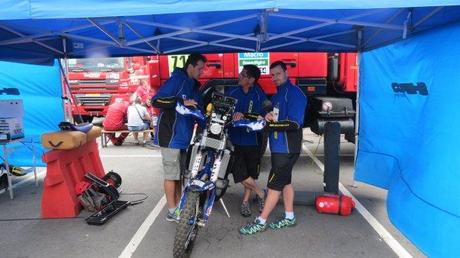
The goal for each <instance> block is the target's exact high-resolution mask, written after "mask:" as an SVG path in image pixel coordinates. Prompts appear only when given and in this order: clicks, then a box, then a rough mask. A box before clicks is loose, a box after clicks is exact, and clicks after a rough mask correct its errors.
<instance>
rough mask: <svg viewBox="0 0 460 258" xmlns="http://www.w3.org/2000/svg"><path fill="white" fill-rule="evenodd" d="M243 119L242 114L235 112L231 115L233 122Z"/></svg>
mask: <svg viewBox="0 0 460 258" xmlns="http://www.w3.org/2000/svg"><path fill="white" fill-rule="evenodd" d="M243 117H244V115H243V113H241V112H235V113H233V121H238V120H240V119H242V118H243Z"/></svg>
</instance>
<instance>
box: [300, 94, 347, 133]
mask: <svg viewBox="0 0 460 258" xmlns="http://www.w3.org/2000/svg"><path fill="white" fill-rule="evenodd" d="M310 101H311V103H310V112H309V114H310V115H311V118H312V120H311V125H310V129H311V130H312V132H314V133H316V134H323V133H324V127H325V125H326V123H327V122H338V123H339V124H340V133H341V134H353V133H354V130H355V122H354V118H355V114H356V112H355V110H354V109H353V102H352V100H351V99H348V98H333V97H314V98H311V100H310Z"/></svg>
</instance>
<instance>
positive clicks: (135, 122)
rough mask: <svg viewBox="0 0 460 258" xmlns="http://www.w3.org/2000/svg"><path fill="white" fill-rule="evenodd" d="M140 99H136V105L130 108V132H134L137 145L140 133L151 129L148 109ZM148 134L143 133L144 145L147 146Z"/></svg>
mask: <svg viewBox="0 0 460 258" xmlns="http://www.w3.org/2000/svg"><path fill="white" fill-rule="evenodd" d="M141 103H142V101H141V99H140V98H139V97H136V99H135V100H134V103H133V104H132V105H131V106H129V107H128V130H130V131H132V132H133V136H134V140H135V141H136V143H137V144H140V141H139V133H138V132H139V131H144V130H147V129H150V120H151V119H150V115H149V113H148V112H147V108H146V107H145V106H143V105H142V104H141ZM147 137H148V132H145V131H144V133H143V139H142V140H143V142H142V143H143V145H144V146H145V145H146V144H147Z"/></svg>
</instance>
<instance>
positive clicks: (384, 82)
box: [0, 0, 460, 256]
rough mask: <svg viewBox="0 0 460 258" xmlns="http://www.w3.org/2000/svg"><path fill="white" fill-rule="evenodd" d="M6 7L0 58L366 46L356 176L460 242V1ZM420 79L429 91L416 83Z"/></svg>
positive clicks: (450, 247)
mask: <svg viewBox="0 0 460 258" xmlns="http://www.w3.org/2000/svg"><path fill="white" fill-rule="evenodd" d="M0 17H1V18H0V59H1V60H6V61H15V62H28V63H38V64H51V63H52V62H53V59H55V58H75V57H89V56H95V55H107V56H131V55H154V54H169V53H188V52H192V51H193V52H195V51H197V52H248V51H331V52H345V51H358V52H360V53H362V54H361V55H360V56H361V57H360V62H361V67H360V88H361V90H360V94H359V97H360V103H361V106H360V110H359V111H360V114H361V115H362V119H361V120H360V122H359V128H360V129H359V144H358V155H357V166H356V178H357V179H358V180H362V181H364V182H368V183H371V184H374V185H377V186H380V187H384V188H387V189H389V192H388V213H389V217H390V219H391V221H392V222H393V223H394V224H395V225H397V226H398V227H399V228H400V229H401V231H402V232H403V233H404V234H406V236H407V237H408V238H409V239H411V240H412V241H413V242H414V243H415V244H416V245H417V246H418V247H419V248H420V249H421V250H422V251H423V252H425V253H426V254H428V255H429V256H454V255H455V254H457V255H458V254H460V249H459V248H460V247H459V246H460V245H458V242H460V241H459V240H460V234H459V233H460V232H459V231H460V218H459V216H460V208H459V206H458V204H459V203H460V197H459V196H458V195H455V194H454V192H453V189H455V188H456V186H458V184H459V182H460V179H459V178H460V177H459V176H460V172H459V171H460V170H459V168H460V165H459V164H460V161H459V159H456V158H455V155H454V154H451V153H452V152H453V149H454V148H453V147H452V148H445V147H446V146H444V145H443V144H442V143H446V142H450V143H453V144H452V146H456V143H457V144H458V143H459V139H460V137H458V132H455V131H454V130H448V129H449V127H450V128H454V129H455V128H458V127H455V126H458V123H456V122H455V121H456V120H455V112H454V111H456V110H457V109H456V108H457V107H458V105H460V104H458V103H460V102H459V101H458V97H456V96H459V94H458V89H456V88H455V87H454V85H455V84H458V82H459V81H460V78H459V77H458V73H457V71H456V65H455V64H456V63H457V60H458V59H459V58H460V56H459V53H460V51H458V47H456V46H457V42H458V40H459V37H458V35H459V31H460V1H443V2H442V3H440V2H438V1H429V0H419V1H404V2H403V1H382V2H379V1H356V0H345V1H336V0H317V1H293V0H283V1H281V0H272V1H255V0H247V1H243V0H233V1H226V0H217V1H212V2H210V1H204V0H189V1H172V2H171V1H150V0H149V1H147V0H144V1H142V0H105V1H89V0H84V1H83V0H82V1H78V3H72V4H71V5H70V3H69V2H67V1H63V0H34V1H30V0H29V1H26V0H22V1H21V0H7V1H3V2H2V3H1V4H0ZM419 83H420V85H425V89H426V91H427V94H425V93H424V92H422V91H418V90H417V89H418V88H417V89H414V88H416V87H418V86H419ZM401 85H402V86H404V87H402V86H401ZM410 87H413V88H410ZM403 88H404V89H405V90H403V91H401V89H403ZM457 88H458V87H457ZM414 92H415V93H414ZM455 93H457V94H455ZM441 118H442V119H441ZM422 139H423V140H422ZM451 149H452V152H450V153H445V152H444V151H445V150H451ZM443 153H445V155H442V154H443Z"/></svg>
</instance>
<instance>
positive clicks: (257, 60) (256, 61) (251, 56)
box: [238, 52, 270, 75]
mask: <svg viewBox="0 0 460 258" xmlns="http://www.w3.org/2000/svg"><path fill="white" fill-rule="evenodd" d="M248 64H252V65H256V66H257V67H259V69H260V72H261V74H265V75H267V74H270V53H268V52H257V53H238V72H241V70H243V66H244V65H248Z"/></svg>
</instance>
